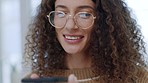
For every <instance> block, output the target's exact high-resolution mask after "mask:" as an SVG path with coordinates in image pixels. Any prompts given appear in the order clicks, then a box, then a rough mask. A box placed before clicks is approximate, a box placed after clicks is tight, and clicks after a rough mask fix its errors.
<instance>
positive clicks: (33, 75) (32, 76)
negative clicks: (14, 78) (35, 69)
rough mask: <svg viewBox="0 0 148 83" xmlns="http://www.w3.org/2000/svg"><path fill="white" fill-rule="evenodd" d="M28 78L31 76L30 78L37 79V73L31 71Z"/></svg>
mask: <svg viewBox="0 0 148 83" xmlns="http://www.w3.org/2000/svg"><path fill="white" fill-rule="evenodd" d="M30 78H32V79H37V78H39V75H37V74H36V73H32V74H31V75H30Z"/></svg>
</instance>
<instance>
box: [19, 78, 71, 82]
mask: <svg viewBox="0 0 148 83" xmlns="http://www.w3.org/2000/svg"><path fill="white" fill-rule="evenodd" d="M67 81H68V78H66V77H41V78H37V79H31V78H24V79H22V80H21V82H22V83H64V82H65V83H66V82H67Z"/></svg>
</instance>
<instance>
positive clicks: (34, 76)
mask: <svg viewBox="0 0 148 83" xmlns="http://www.w3.org/2000/svg"><path fill="white" fill-rule="evenodd" d="M30 78H32V79H37V78H39V76H38V75H37V74H36V73H32V74H31V75H30ZM68 83H78V80H77V77H76V76H75V75H74V74H71V75H69V77H68Z"/></svg>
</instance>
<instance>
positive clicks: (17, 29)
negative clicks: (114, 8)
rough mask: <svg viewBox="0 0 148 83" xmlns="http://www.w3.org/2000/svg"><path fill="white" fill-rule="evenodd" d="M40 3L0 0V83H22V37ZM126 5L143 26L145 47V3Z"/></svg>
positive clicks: (147, 35)
mask: <svg viewBox="0 0 148 83" xmlns="http://www.w3.org/2000/svg"><path fill="white" fill-rule="evenodd" d="M40 2H41V0H0V83H21V82H20V79H21V78H22V76H23V75H22V64H21V63H22V55H23V53H24V43H25V36H26V33H27V31H28V25H29V23H30V21H31V20H32V19H33V16H34V15H35V14H36V7H37V6H38V4H39V3H40ZM126 2H127V4H128V6H129V7H131V9H132V11H133V12H134V14H135V15H133V16H134V17H135V16H136V17H135V18H136V19H137V21H138V24H139V25H140V26H141V27H142V28H141V30H142V33H143V35H144V40H145V42H147V44H148V0H142V1H141V0H126ZM147 49H148V46H147ZM147 52H148V50H147Z"/></svg>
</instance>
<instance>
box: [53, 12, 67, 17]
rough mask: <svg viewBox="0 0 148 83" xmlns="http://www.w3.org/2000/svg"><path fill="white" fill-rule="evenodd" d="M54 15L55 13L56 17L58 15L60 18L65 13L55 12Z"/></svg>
mask: <svg viewBox="0 0 148 83" xmlns="http://www.w3.org/2000/svg"><path fill="white" fill-rule="evenodd" d="M55 15H56V16H57V17H60V18H63V17H65V13H64V12H55Z"/></svg>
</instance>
